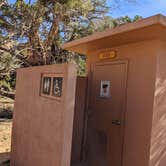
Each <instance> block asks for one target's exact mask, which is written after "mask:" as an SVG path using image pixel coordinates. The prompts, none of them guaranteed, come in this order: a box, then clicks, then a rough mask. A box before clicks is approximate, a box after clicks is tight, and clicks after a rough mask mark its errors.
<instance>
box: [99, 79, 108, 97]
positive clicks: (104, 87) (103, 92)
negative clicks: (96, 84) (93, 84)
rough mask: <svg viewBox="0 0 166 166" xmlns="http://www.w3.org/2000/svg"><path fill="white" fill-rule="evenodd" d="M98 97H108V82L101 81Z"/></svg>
mask: <svg viewBox="0 0 166 166" xmlns="http://www.w3.org/2000/svg"><path fill="white" fill-rule="evenodd" d="M100 97H106V98H108V97H110V81H106V80H101V83H100Z"/></svg>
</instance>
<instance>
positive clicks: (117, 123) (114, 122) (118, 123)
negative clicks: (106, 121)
mask: <svg viewBox="0 0 166 166" xmlns="http://www.w3.org/2000/svg"><path fill="white" fill-rule="evenodd" d="M112 124H113V125H120V124H121V123H120V121H119V120H112Z"/></svg>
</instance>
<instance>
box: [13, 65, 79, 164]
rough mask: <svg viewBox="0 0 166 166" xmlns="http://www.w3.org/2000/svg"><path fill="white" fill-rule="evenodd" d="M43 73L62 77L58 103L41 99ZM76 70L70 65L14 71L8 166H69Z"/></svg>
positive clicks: (53, 100)
mask: <svg viewBox="0 0 166 166" xmlns="http://www.w3.org/2000/svg"><path fill="white" fill-rule="evenodd" d="M42 73H55V74H56V73H58V74H59V73H61V74H63V75H64V81H63V92H62V98H61V101H57V100H55V99H50V98H46V97H42V96H40V95H39V92H40V81H41V74H42ZM75 84H76V68H75V66H73V65H71V64H69V65H67V64H65V65H52V66H42V67H32V68H27V69H19V70H18V71H17V86H16V100H15V107H14V120H13V135H12V153H11V166H69V165H70V155H71V142H72V125H73V114H74V102H75Z"/></svg>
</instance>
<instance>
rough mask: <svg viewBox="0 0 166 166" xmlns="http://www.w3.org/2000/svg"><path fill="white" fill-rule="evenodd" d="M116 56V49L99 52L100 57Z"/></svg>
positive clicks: (109, 57) (110, 57) (111, 57)
mask: <svg viewBox="0 0 166 166" xmlns="http://www.w3.org/2000/svg"><path fill="white" fill-rule="evenodd" d="M115 57H116V51H108V52H102V53H100V54H99V59H113V58H115Z"/></svg>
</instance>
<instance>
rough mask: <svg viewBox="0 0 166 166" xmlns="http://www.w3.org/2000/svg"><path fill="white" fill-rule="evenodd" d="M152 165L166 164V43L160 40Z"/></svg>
mask: <svg viewBox="0 0 166 166" xmlns="http://www.w3.org/2000/svg"><path fill="white" fill-rule="evenodd" d="M149 165H150V166H165V165H166V43H165V42H160V45H159V48H158V53H157V64H156V84H155V98H154V113H153V122H152V137H151V149H150V163H149Z"/></svg>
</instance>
